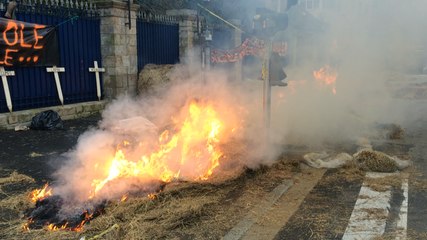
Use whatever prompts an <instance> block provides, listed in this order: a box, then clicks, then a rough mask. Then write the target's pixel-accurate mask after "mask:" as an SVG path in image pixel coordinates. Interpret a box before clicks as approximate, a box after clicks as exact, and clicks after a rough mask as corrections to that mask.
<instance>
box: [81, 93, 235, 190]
mask: <svg viewBox="0 0 427 240" xmlns="http://www.w3.org/2000/svg"><path fill="white" fill-rule="evenodd" d="M173 122H174V127H173V129H172V130H171V131H169V130H165V131H164V132H162V133H161V134H160V135H159V137H158V142H157V147H156V149H155V151H153V152H151V153H148V154H145V155H142V156H141V157H140V159H137V160H129V159H127V157H126V153H125V150H123V149H118V150H117V151H116V153H115V156H114V157H113V159H112V160H111V161H110V163H109V164H108V165H107V169H105V171H106V177H105V178H104V179H95V180H94V181H93V182H92V187H93V190H92V191H91V193H90V196H89V198H93V197H95V195H96V194H97V193H98V192H99V191H100V190H101V189H103V188H104V186H105V185H106V184H107V183H109V182H111V181H113V180H115V179H119V178H131V177H136V178H139V179H142V180H160V181H163V182H171V181H173V180H174V179H177V178H181V177H184V178H186V179H188V180H207V179H208V178H209V177H210V176H211V175H212V174H213V173H214V170H215V169H216V168H217V167H218V166H219V165H220V162H219V161H220V158H221V157H222V156H223V152H222V151H221V150H220V149H219V143H220V142H221V140H222V138H223V137H224V134H225V132H226V131H227V132H230V133H231V132H232V129H233V128H232V127H226V126H225V123H226V121H225V120H224V119H221V118H220V117H219V114H218V113H217V112H216V111H215V109H214V106H213V104H210V103H203V102H196V101H193V102H191V103H190V104H189V105H187V106H186V107H185V108H184V110H183V112H182V113H181V115H180V116H178V117H174V118H173ZM129 144H130V143H128V144H127V145H129ZM137 145H138V144H136V145H135V146H137Z"/></svg>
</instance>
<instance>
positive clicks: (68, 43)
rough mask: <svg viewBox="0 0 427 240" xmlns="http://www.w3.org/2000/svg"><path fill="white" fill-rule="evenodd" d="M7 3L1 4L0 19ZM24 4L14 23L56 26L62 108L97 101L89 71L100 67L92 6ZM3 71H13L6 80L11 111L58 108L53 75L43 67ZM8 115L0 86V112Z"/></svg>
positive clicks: (96, 19)
mask: <svg viewBox="0 0 427 240" xmlns="http://www.w3.org/2000/svg"><path fill="white" fill-rule="evenodd" d="M6 2H7V1H3V0H2V1H1V2H0V14H1V16H3V15H4V11H5V6H6ZM21 2H22V1H21ZM27 2H30V3H29V4H28V5H20V6H19V7H18V10H17V14H16V18H17V20H20V21H25V22H32V23H40V24H45V25H54V26H57V34H58V43H59V51H60V55H61V57H60V67H65V72H64V73H59V74H60V79H61V85H62V91H63V95H64V102H65V104H70V103H77V102H86V101H94V100H97V94H96V81H95V74H94V73H90V72H89V70H88V69H89V67H93V62H94V61H98V63H99V64H101V39H100V19H99V14H98V13H97V11H96V10H95V6H93V5H92V4H88V3H87V1H56V3H53V2H52V3H49V4H46V3H43V4H40V3H39V1H27ZM31 2H33V3H32V4H31ZM43 2H44V1H43ZM49 2H50V1H49ZM6 70H14V71H15V76H14V77H8V82H9V88H10V93H11V97H12V103H13V109H14V111H17V110H24V109H32V108H39V107H48V106H54V105H59V104H60V102H59V98H58V94H57V91H56V85H55V81H54V77H53V74H52V73H47V72H46V68H45V67H25V68H24V67H22V68H6ZM101 82H102V81H101ZM7 111H8V108H7V106H6V100H5V96H4V94H3V86H2V85H0V112H7Z"/></svg>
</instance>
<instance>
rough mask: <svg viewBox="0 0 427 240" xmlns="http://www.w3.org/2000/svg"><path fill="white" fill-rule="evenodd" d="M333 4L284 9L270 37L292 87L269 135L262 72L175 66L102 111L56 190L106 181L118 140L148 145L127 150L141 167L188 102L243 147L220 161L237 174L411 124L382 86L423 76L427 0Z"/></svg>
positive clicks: (148, 184)
mask: <svg viewBox="0 0 427 240" xmlns="http://www.w3.org/2000/svg"><path fill="white" fill-rule="evenodd" d="M324 2H326V1H324ZM333 2H334V3H335V4H334V5H330V9H326V7H327V6H326V5H325V6H324V7H325V9H324V11H320V12H317V15H316V12H314V13H313V14H314V15H311V13H309V12H307V11H306V10H304V9H303V8H302V7H301V6H293V7H291V8H290V9H289V26H290V27H289V29H287V30H286V31H285V32H282V33H280V34H279V35H278V36H277V38H276V39H279V40H280V39H285V40H287V41H288V46H289V53H288V56H287V57H288V59H289V62H290V64H289V65H288V66H287V67H286V68H285V70H286V72H287V75H288V78H287V79H286V81H287V82H288V84H289V86H288V87H273V90H272V117H271V123H272V125H271V128H270V129H269V130H268V131H267V130H266V129H265V128H264V124H263V108H262V81H259V80H257V78H258V77H259V76H260V75H261V74H260V71H261V66H257V69H258V70H257V71H253V73H252V75H250V76H246V77H245V79H243V82H239V81H230V80H229V76H230V75H231V74H232V73H230V71H215V70H212V71H211V72H209V73H207V72H202V71H201V70H200V68H199V67H198V65H197V64H194V65H191V64H186V65H185V64H184V65H180V66H177V67H176V69H175V70H174V72H173V73H172V74H171V76H170V79H171V82H170V83H169V84H168V85H167V86H162V88H161V89H156V91H154V92H153V93H152V94H150V95H143V96H140V97H138V98H132V97H127V96H123V97H121V98H119V99H117V100H115V101H114V102H112V103H111V104H110V105H109V106H108V107H107V109H106V110H105V111H104V113H103V119H102V121H101V122H100V124H99V128H97V129H92V130H89V131H87V132H86V133H84V134H83V135H82V136H81V137H80V138H79V141H78V144H77V146H76V147H75V149H74V150H72V151H71V152H69V153H68V155H67V157H68V159H69V160H68V161H67V163H66V164H65V165H64V166H63V167H62V168H61V169H60V170H59V171H58V172H57V173H56V177H57V181H56V186H55V190H56V192H57V193H58V194H61V195H62V196H69V198H72V199H76V200H81V201H83V200H85V199H87V197H88V193H89V192H91V191H92V190H93V181H94V179H105V178H106V176H107V175H108V168H109V164H111V161H112V159H113V158H114V156H115V153H116V151H117V146H119V145H123V141H129V142H131V143H132V144H134V143H144V144H143V145H138V146H135V145H131V147H129V148H126V150H127V152H126V157H127V159H128V160H130V161H133V162H135V163H136V162H138V161H140V160H141V156H142V155H143V154H144V153H146V152H147V151H148V152H149V151H150V147H154V146H155V145H156V144H155V143H156V142H157V141H158V137H159V133H161V132H162V131H164V130H167V129H170V126H171V125H172V126H173V123H174V122H175V121H181V120H182V119H183V118H185V111H184V110H185V109H187V107H188V105H189V103H190V102H192V101H196V102H203V103H205V102H209V103H212V104H213V106H214V108H215V110H216V111H217V113H218V115H219V116H220V118H221V119H222V120H223V121H224V122H225V123H226V125H228V126H229V128H227V129H225V130H226V131H229V133H230V134H229V136H228V137H227V138H226V139H224V142H221V145H222V146H223V147H225V148H227V146H228V148H230V147H233V146H237V145H233V144H236V143H239V144H240V145H244V146H246V147H243V148H238V149H239V151H241V153H240V154H241V156H244V157H240V158H239V159H237V158H230V157H229V158H225V159H221V161H223V162H221V161H220V164H221V165H224V166H232V167H237V168H242V167H244V166H245V167H250V168H256V167H258V166H260V165H263V164H266V165H269V164H271V163H273V162H274V160H275V159H276V158H277V156H278V155H279V154H281V153H282V152H283V151H284V147H283V146H284V145H286V144H298V145H304V146H311V147H317V148H318V147H323V146H325V145H331V144H332V145H333V144H336V143H340V142H343V141H356V139H358V138H359V137H368V138H369V137H374V136H372V135H373V132H374V131H373V130H374V129H375V125H376V124H378V123H391V122H392V123H400V124H404V123H405V122H408V121H409V120H410V119H409V117H415V116H414V115H408V114H407V113H408V107H407V106H408V105H407V103H406V102H402V100H398V99H396V98H394V97H393V94H392V92H391V91H390V88H389V87H387V86H388V85H387V84H386V83H388V82H389V81H390V79H391V78H392V77H395V76H396V75H397V76H403V75H404V74H407V73H412V74H420V73H422V71H423V68H424V67H425V64H426V63H427V62H426V61H425V55H423V56H420V55H419V54H418V55H417V57H416V58H415V57H414V56H415V55H414V54H415V53H416V52H417V50H419V49H418V48H417V47H416V46H419V45H420V44H421V43H426V42H427V41H426V40H427V39H426V36H427V34H425V29H427V28H426V27H425V26H424V25H426V23H425V21H423V20H422V17H423V14H422V12H421V10H422V9H426V8H425V7H427V3H424V2H423V1H410V2H408V3H406V2H402V1H397V0H396V1H333ZM356 2H357V3H356ZM250 3H251V2H249V1H248V4H250ZM259 4H260V2H257V5H255V4H254V5H248V6H247V7H248V9H249V8H250V7H254V6H258V5H259ZM298 11H299V12H298ZM304 16H310V17H309V18H307V17H304ZM307 19H308V20H307ZM306 21H309V22H308V23H307V22H306ZM310 21H311V22H310ZM312 26H316V27H318V28H314V29H313V28H310V27H312ZM306 27H308V28H306ZM301 34H302V35H301ZM304 34H308V35H307V36H309V38H308V37H307V38H305V37H306V35H304ZM197 61H198V60H194V59H192V60H191V61H190V60H189V61H186V62H189V63H194V62H197ZM325 65H329V66H330V67H331V68H332V69H334V70H335V71H336V72H337V79H336V84H335V88H336V94H334V93H333V89H332V87H331V86H330V85H325V84H322V83H321V82H319V81H318V80H316V79H315V78H314V76H313V72H314V71H317V70H319V69H320V68H321V67H324V66H325ZM251 67H253V66H251ZM183 109H184V110H183ZM412 109H419V108H412ZM411 114H415V113H411ZM146 120H148V121H146ZM267 132H268V134H267ZM236 149H237V147H236ZM236 151H237V150H236ZM180 154H181V152H175V153H172V156H173V157H172V158H173V159H179V158H180ZM236 162H238V163H237V164H236ZM170 163H171V165H172V168H178V166H176V164H177V163H176V161H174V160H171V161H170ZM178 165H179V164H178ZM179 168H180V173H181V175H182V176H183V178H184V179H185V180H187V179H194V177H195V176H194V175H193V174H194V172H195V170H194V168H195V166H194V165H192V164H184V165H181V166H179ZM223 168H224V167H223V166H221V167H219V168H217V169H216V170H215V171H217V172H215V171H214V175H215V174H221V170H222V169H223ZM225 168H226V167H225ZM155 180H158V179H154V178H146V179H141V178H128V179H123V180H122V181H116V182H114V183H111V184H112V186H113V187H109V188H108V190H106V191H104V192H102V197H103V198H115V197H118V196H120V195H121V194H124V193H126V192H131V191H132V189H136V190H141V189H144V188H145V190H146V191H150V190H152V189H155V188H156V187H158V184H159V183H158V182H156V181H155Z"/></svg>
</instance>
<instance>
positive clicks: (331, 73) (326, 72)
mask: <svg viewBox="0 0 427 240" xmlns="http://www.w3.org/2000/svg"><path fill="white" fill-rule="evenodd" d="M313 76H314V78H315V79H316V80H318V81H319V82H320V83H321V84H323V85H326V86H331V87H332V92H333V94H337V89H336V81H337V77H338V73H337V71H335V70H334V69H333V68H331V67H330V66H329V65H326V66H324V67H322V68H320V69H319V70H318V71H314V72H313Z"/></svg>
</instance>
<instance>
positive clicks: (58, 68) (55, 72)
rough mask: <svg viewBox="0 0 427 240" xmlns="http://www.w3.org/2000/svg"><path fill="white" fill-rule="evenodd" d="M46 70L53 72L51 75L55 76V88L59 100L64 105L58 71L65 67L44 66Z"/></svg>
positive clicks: (63, 70)
mask: <svg viewBox="0 0 427 240" xmlns="http://www.w3.org/2000/svg"><path fill="white" fill-rule="evenodd" d="M46 71H47V72H53V75H54V76H55V82H56V90H57V91H58V96H59V101H61V104H62V105H64V96H63V95H62V88H61V82H60V81H59V74H58V73H59V72H65V68H63V67H56V66H53V67H51V68H46Z"/></svg>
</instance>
